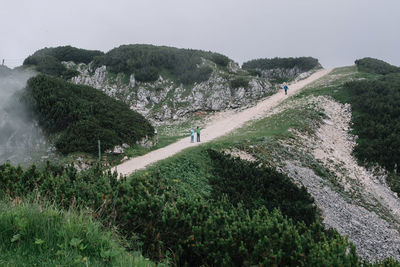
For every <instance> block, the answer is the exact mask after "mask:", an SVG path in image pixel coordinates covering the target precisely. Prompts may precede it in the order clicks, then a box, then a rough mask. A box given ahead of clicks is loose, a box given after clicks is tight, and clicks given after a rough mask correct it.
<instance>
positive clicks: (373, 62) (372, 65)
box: [355, 57, 400, 75]
mask: <svg viewBox="0 0 400 267" xmlns="http://www.w3.org/2000/svg"><path fill="white" fill-rule="evenodd" d="M355 64H356V65H357V67H358V69H359V70H360V71H363V72H369V73H376V74H383V75H385V74H389V73H396V72H400V67H396V66H393V65H390V64H389V63H387V62H385V61H383V60H379V59H376V58H370V57H366V58H362V59H357V60H356V61H355Z"/></svg>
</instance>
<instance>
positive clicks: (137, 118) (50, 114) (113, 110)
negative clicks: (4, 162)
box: [26, 74, 154, 153]
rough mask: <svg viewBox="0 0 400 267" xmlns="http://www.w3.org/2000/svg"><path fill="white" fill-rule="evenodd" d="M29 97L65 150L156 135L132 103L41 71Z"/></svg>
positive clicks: (91, 149)
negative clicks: (132, 106) (132, 108)
mask: <svg viewBox="0 0 400 267" xmlns="http://www.w3.org/2000/svg"><path fill="white" fill-rule="evenodd" d="M26 101H27V102H28V104H29V105H30V107H31V108H32V109H33V110H34V111H35V114H36V116H37V118H38V121H39V124H40V125H41V126H42V127H43V128H44V129H45V130H46V132H47V133H49V134H51V135H52V136H54V139H55V145H56V147H57V149H58V150H59V151H60V152H62V153H71V152H77V151H80V152H88V153H95V152H96V151H97V140H98V139H100V140H101V143H102V150H103V151H105V150H107V149H110V148H113V147H114V146H116V145H121V144H123V143H127V144H129V145H134V144H135V143H136V141H138V140H140V139H141V138H143V137H146V136H147V137H152V136H153V135H154V128H153V127H152V126H151V124H150V123H149V122H148V121H147V120H146V119H145V118H144V117H143V116H142V115H140V114H138V113H137V112H135V111H132V110H130V108H129V106H128V105H126V104H125V103H123V102H120V101H117V100H115V99H113V98H111V97H109V96H107V95H106V94H104V93H103V92H101V91H99V90H96V89H94V88H92V87H89V86H81V85H75V84H72V83H69V82H66V81H64V80H62V79H59V78H55V77H51V76H47V75H43V74H42V75H37V76H36V77H33V78H31V79H30V80H29V81H28V86H27V94H26Z"/></svg>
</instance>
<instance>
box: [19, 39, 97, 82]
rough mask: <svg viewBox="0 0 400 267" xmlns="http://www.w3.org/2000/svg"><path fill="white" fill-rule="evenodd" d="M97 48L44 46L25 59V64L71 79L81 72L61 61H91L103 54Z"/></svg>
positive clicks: (46, 72) (49, 73) (43, 71)
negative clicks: (69, 67) (71, 68)
mask: <svg viewBox="0 0 400 267" xmlns="http://www.w3.org/2000/svg"><path fill="white" fill-rule="evenodd" d="M103 54H104V53H103V52H100V51H96V50H85V49H79V48H75V47H71V46H59V47H55V48H43V49H41V50H38V51H36V52H35V53H34V54H33V55H32V56H29V57H27V58H26V59H25V60H24V65H27V66H29V65H33V66H35V67H36V70H37V71H39V72H42V73H45V74H48V75H53V76H57V77H62V78H64V79H70V78H71V77H74V76H76V75H78V74H79V72H77V71H74V70H69V69H67V68H66V67H65V66H64V65H63V64H61V61H74V62H75V63H86V64H87V63H89V62H91V61H92V60H93V58H94V57H96V56H100V55H103Z"/></svg>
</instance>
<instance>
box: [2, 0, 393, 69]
mask: <svg viewBox="0 0 400 267" xmlns="http://www.w3.org/2000/svg"><path fill="white" fill-rule="evenodd" d="M0 4H1V9H0V23H1V24H0V36H1V39H0V40H1V43H0V59H3V58H4V59H5V64H6V65H8V66H10V67H15V66H17V65H20V64H22V61H23V59H24V58H26V57H27V56H28V55H30V54H32V53H34V52H35V51H36V50H38V49H41V48H43V47H54V46H61V45H72V46H75V47H79V48H85V49H97V50H102V51H105V52H106V51H108V50H110V49H112V48H114V47H116V46H119V45H122V44H135V43H142V44H143V43H145V44H154V45H167V46H175V47H180V48H193V49H202V50H211V51H215V52H219V53H222V54H225V55H227V56H229V57H230V58H232V59H233V60H235V61H237V62H239V63H243V62H244V61H247V60H250V59H254V58H271V57H299V56H312V57H316V58H318V59H319V60H320V62H321V63H322V65H323V66H325V67H336V66H344V65H351V64H353V62H354V60H355V59H358V58H362V57H366V56H370V57H375V58H379V59H382V60H385V61H387V62H389V63H391V64H395V65H398V66H399V65H400V15H399V11H400V0H241V1H239V0H142V1H137V0H129V1H128V0H126V1H123V0H109V1H106V0H68V1H66V0H0Z"/></svg>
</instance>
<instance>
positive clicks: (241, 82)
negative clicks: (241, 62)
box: [231, 76, 249, 89]
mask: <svg viewBox="0 0 400 267" xmlns="http://www.w3.org/2000/svg"><path fill="white" fill-rule="evenodd" d="M231 87H232V88H235V89H236V88H240V87H243V88H247V87H249V80H248V79H247V78H246V77H241V76H239V77H237V78H235V79H233V80H231Z"/></svg>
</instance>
